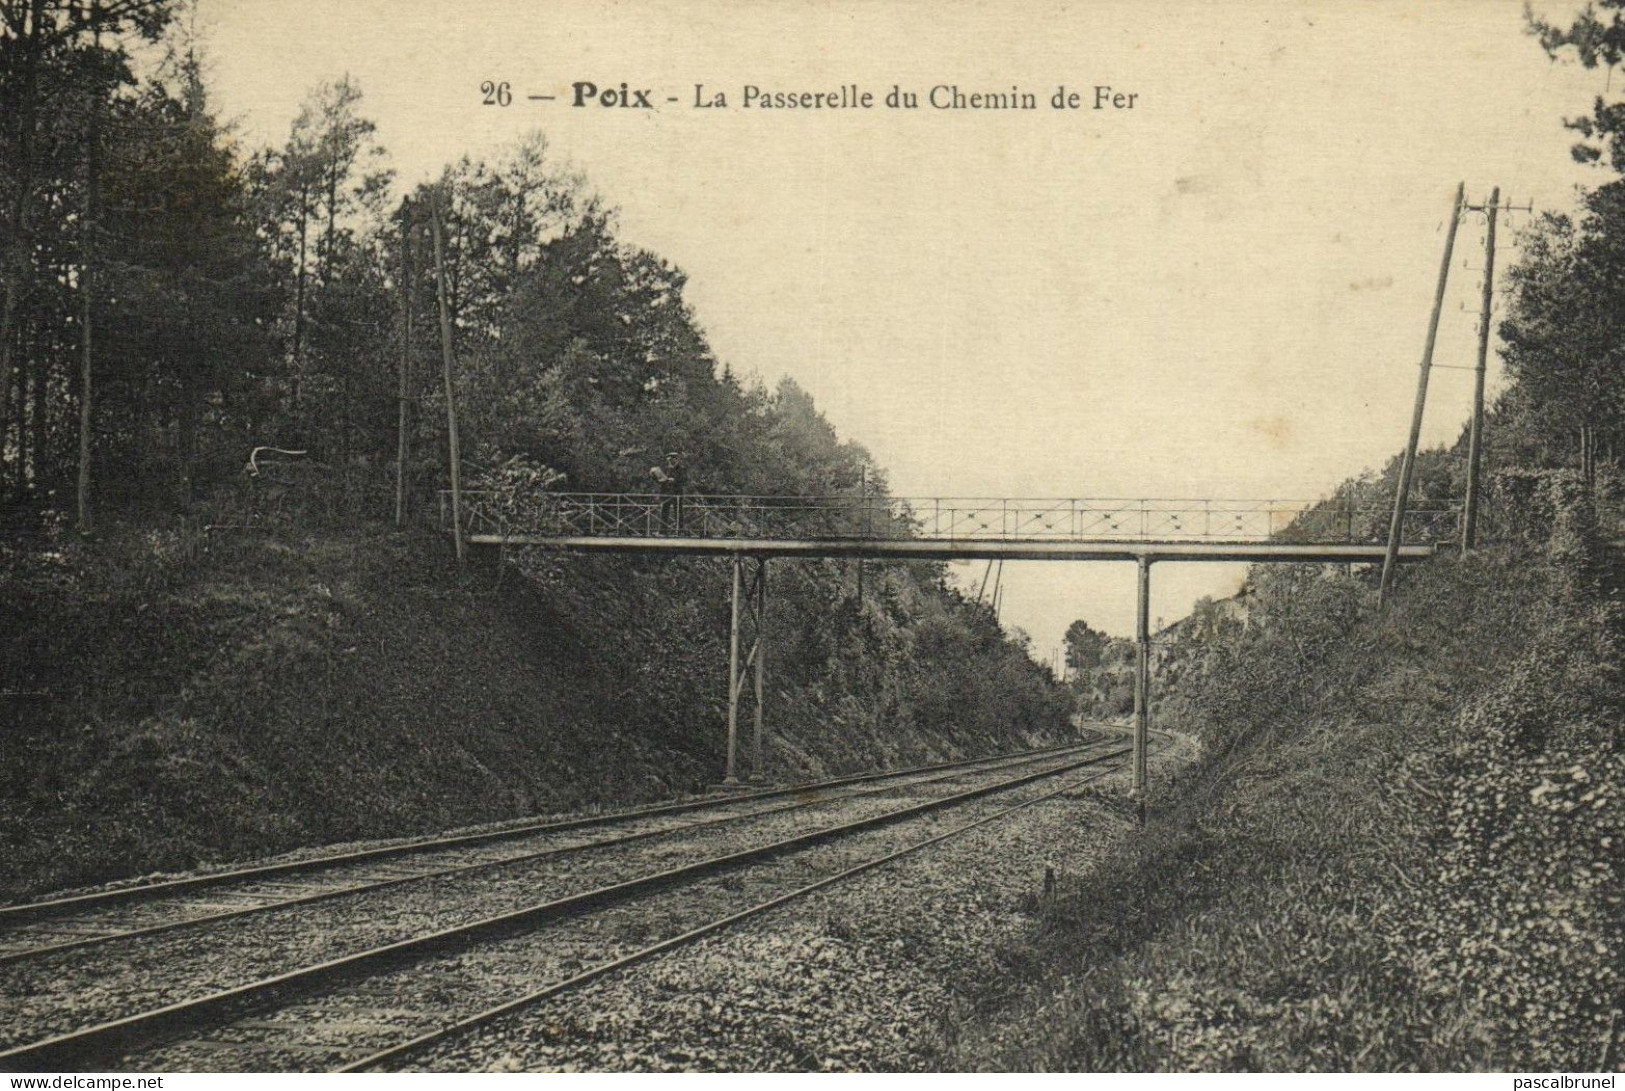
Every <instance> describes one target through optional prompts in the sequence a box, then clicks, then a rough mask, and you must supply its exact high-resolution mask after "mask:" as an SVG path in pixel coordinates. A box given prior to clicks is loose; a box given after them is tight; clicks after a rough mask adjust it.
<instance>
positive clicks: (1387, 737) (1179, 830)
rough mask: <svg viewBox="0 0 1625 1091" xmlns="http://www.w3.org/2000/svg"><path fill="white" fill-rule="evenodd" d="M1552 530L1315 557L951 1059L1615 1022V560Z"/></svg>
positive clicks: (1143, 1056)
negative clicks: (1381, 555)
mask: <svg viewBox="0 0 1625 1091" xmlns="http://www.w3.org/2000/svg"><path fill="white" fill-rule="evenodd" d="M1558 523H1559V527H1558V531H1557V533H1556V534H1554V535H1553V538H1552V541H1551V542H1550V543H1545V544H1542V545H1538V546H1535V545H1525V546H1519V547H1510V546H1509V547H1503V548H1498V549H1492V550H1486V551H1484V552H1481V553H1478V554H1475V555H1472V556H1470V557H1467V558H1459V557H1455V556H1446V557H1441V558H1440V559H1438V560H1436V561H1434V562H1431V563H1429V564H1428V565H1426V566H1424V567H1422V568H1420V569H1417V570H1413V571H1411V572H1409V573H1407V578H1406V579H1404V581H1403V582H1402V585H1401V587H1400V590H1399V594H1398V597H1397V602H1396V604H1395V607H1394V609H1393V610H1392V613H1391V616H1390V619H1389V622H1388V624H1382V623H1380V622H1379V621H1378V620H1377V619H1376V618H1375V616H1374V610H1373V606H1374V603H1373V601H1372V599H1373V595H1372V593H1371V591H1370V588H1369V585H1368V584H1364V583H1360V582H1356V581H1355V580H1351V579H1348V578H1346V577H1343V576H1341V575H1337V574H1326V575H1320V574H1314V575H1308V574H1306V575H1304V576H1302V577H1300V578H1299V579H1298V582H1297V584H1296V586H1295V587H1293V588H1292V589H1291V593H1290V595H1289V596H1287V598H1288V599H1289V602H1290V609H1289V610H1288V611H1287V612H1285V613H1284V614H1281V615H1279V616H1277V617H1275V618H1273V619H1271V620H1269V621H1268V622H1267V623H1266V624H1264V625H1260V626H1255V627H1254V629H1253V631H1252V632H1250V633H1249V634H1248V635H1247V636H1246V637H1245V638H1244V639H1242V640H1241V641H1240V642H1239V643H1237V644H1235V645H1233V646H1231V647H1229V648H1227V649H1224V650H1222V651H1221V652H1219V653H1215V654H1214V655H1213V656H1212V657H1211V660H1210V661H1209V662H1208V663H1206V664H1204V669H1203V670H1202V671H1200V672H1198V674H1197V676H1196V677H1194V678H1192V679H1191V680H1190V681H1188V683H1187V685H1186V687H1185V691H1184V692H1183V693H1182V694H1181V695H1180V700H1179V701H1178V702H1177V704H1178V705H1179V706H1180V708H1181V709H1182V714H1179V715H1171V716H1170V719H1172V720H1173V722H1174V725H1175V726H1181V727H1186V728H1190V729H1194V730H1197V731H1199V732H1200V733H1201V735H1202V737H1203V741H1204V744H1205V754H1204V757H1203V759H1202V760H1201V761H1200V762H1199V763H1198V764H1197V765H1195V766H1194V767H1192V768H1191V769H1190V770H1189V771H1188V772H1187V773H1186V774H1185V775H1184V776H1182V777H1180V778H1179V779H1177V780H1175V781H1173V782H1171V783H1166V784H1163V785H1161V786H1160V787H1159V788H1158V790H1157V792H1156V796H1155V799H1154V806H1153V814H1152V818H1151V822H1150V824H1149V828H1148V829H1147V830H1146V831H1145V833H1144V835H1143V836H1142V837H1140V838H1139V839H1138V841H1137V842H1134V843H1132V844H1131V845H1130V846H1129V847H1128V848H1127V849H1126V850H1125V851H1124V852H1122V853H1120V854H1119V855H1118V857H1117V858H1116V859H1114V860H1112V861H1111V862H1110V863H1109V864H1108V865H1107V866H1105V867H1104V868H1101V869H1099V870H1098V871H1095V872H1093V873H1091V874H1090V875H1089V876H1087V877H1086V878H1081V879H1074V880H1072V881H1071V882H1070V883H1069V884H1068V886H1069V889H1066V890H1064V891H1063V892H1062V896H1061V897H1060V898H1059V899H1058V901H1057V903H1056V905H1055V907H1054V909H1053V910H1052V911H1051V912H1049V913H1048V914H1047V916H1046V919H1045V922H1044V925H1043V927H1042V928H1041V929H1040V930H1039V932H1038V933H1037V934H1035V935H1034V936H1032V937H1030V938H1029V939H1027V940H1024V941H1022V942H1021V943H1018V944H1015V945H1013V946H1011V947H1010V948H1008V949H1006V950H1005V951H1004V952H1002V954H1003V966H1004V969H1005V970H1006V972H1005V973H1004V974H1002V975H998V976H997V977H996V978H995V979H994V982H993V983H992V984H990V986H989V988H988V989H987V990H986V991H985V993H984V994H983V995H982V996H981V997H980V998H979V1001H980V1010H979V1011H978V1012H977V1013H976V1016H975V1017H974V1018H973V1019H971V1020H969V1021H968V1022H967V1023H966V1025H963V1026H960V1027H958V1028H951V1029H950V1032H949V1033H950V1039H951V1041H950V1044H945V1046H944V1056H943V1059H942V1062H941V1063H942V1064H943V1065H944V1066H946V1067H950V1068H969V1069H980V1068H1013V1069H1050V1070H1068V1069H1071V1070H1076V1069H1107V1070H1110V1069H1125V1070H1193V1069H1194V1070H1214V1069H1217V1070H1233V1069H1321V1070H1379V1071H1381V1070H1409V1069H1422V1070H1461V1069H1541V1068H1548V1069H1559V1070H1562V1069H1567V1070H1571V1071H1572V1070H1587V1069H1594V1068H1604V1067H1609V1066H1613V1065H1617V1064H1618V1063H1619V1062H1620V1060H1621V1058H1622V1047H1621V1044H1620V1041H1619V1040H1620V1039H1621V1038H1625V1026H1622V1025H1621V1024H1622V1023H1625V1020H1622V1019H1621V1016H1620V1008H1621V1007H1622V1005H1625V992H1622V987H1621V969H1622V965H1625V942H1622V939H1625V937H1622V931H1625V901H1622V897H1621V895H1622V892H1625V741H1622V732H1621V728H1620V721H1621V717H1620V708H1621V706H1622V700H1621V690H1620V688H1619V679H1618V656H1617V650H1616V649H1617V645H1616V639H1617V638H1616V627H1617V619H1616V618H1615V616H1614V610H1613V605H1612V604H1613V601H1614V598H1615V596H1616V594H1617V592H1616V591H1615V590H1614V586H1615V585H1616V584H1617V582H1618V580H1619V576H1620V574H1619V573H1618V572H1617V571H1614V570H1612V569H1611V567H1610V565H1609V564H1608V563H1606V555H1605V554H1604V553H1603V552H1602V551H1601V550H1600V547H1599V546H1598V543H1597V542H1596V540H1595V535H1594V534H1593V533H1592V531H1591V530H1590V529H1589V528H1587V527H1586V526H1585V525H1584V523H1585V520H1584V519H1583V518H1579V517H1577V516H1576V515H1575V513H1573V512H1570V513H1567V515H1566V516H1565V517H1564V518H1562V519H1560V520H1558Z"/></svg>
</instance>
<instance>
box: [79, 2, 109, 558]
mask: <svg viewBox="0 0 1625 1091" xmlns="http://www.w3.org/2000/svg"><path fill="white" fill-rule="evenodd" d="M91 11H92V15H93V17H94V14H95V4H94V3H93V4H92V5H91ZM96 47H97V48H98V49H100V47H101V34H100V32H98V33H97V35H96ZM99 90H100V89H99V88H98V89H95V90H93V91H92V92H91V93H90V94H89V95H87V96H86V102H87V103H88V109H89V113H90V117H89V119H88V124H87V125H86V126H85V140H86V142H87V147H86V149H85V220H84V223H83V224H82V225H81V227H80V230H81V231H82V232H83V235H82V237H81V243H80V260H79V302H80V307H79V336H80V339H81V343H82V347H83V349H84V355H83V357H82V359H81V361H80V367H79V480H78V483H77V487H76V488H75V490H74V497H75V500H76V503H77V508H78V511H77V514H78V516H79V532H80V533H81V534H84V533H87V532H89V530H90V525H91V520H90V421H91V406H92V401H91V393H92V387H91V361H92V359H93V358H94V357H93V353H92V351H91V302H92V299H93V297H94V295H95V283H96V282H95V261H96V254H95V252H96V187H97V184H98V182H99V181H100V175H99V168H100V166H101V163H100V156H101V126H102V104H101V100H100V94H99Z"/></svg>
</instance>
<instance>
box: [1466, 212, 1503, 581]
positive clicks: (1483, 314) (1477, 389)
mask: <svg viewBox="0 0 1625 1091" xmlns="http://www.w3.org/2000/svg"><path fill="white" fill-rule="evenodd" d="M1500 203H1501V187H1500V186H1496V187H1495V188H1494V189H1493V190H1491V191H1490V201H1489V204H1487V205H1470V206H1468V207H1469V208H1471V209H1472V210H1473V211H1475V212H1478V211H1482V212H1483V213H1484V215H1485V217H1486V218H1487V219H1488V221H1489V226H1488V229H1487V230H1486V232H1485V234H1484V299H1483V302H1482V305H1481V307H1480V309H1479V320H1478V366H1477V368H1475V369H1474V375H1473V423H1472V425H1471V426H1470V427H1469V430H1468V433H1467V501H1466V503H1465V504H1464V505H1463V507H1462V512H1461V548H1462V551H1463V552H1466V551H1467V550H1470V549H1472V548H1474V547H1475V546H1477V544H1478V500H1479V496H1478V489H1479V482H1478V474H1479V463H1480V462H1481V461H1482V459H1483V455H1484V452H1483V443H1484V372H1485V369H1486V366H1487V362H1488V360H1489V354H1490V305H1491V303H1492V302H1493V299H1492V293H1493V292H1494V290H1495V289H1494V285H1495V214H1496V213H1497V212H1498V211H1500V208H1499V206H1500Z"/></svg>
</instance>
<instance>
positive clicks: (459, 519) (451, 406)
mask: <svg viewBox="0 0 1625 1091" xmlns="http://www.w3.org/2000/svg"><path fill="white" fill-rule="evenodd" d="M429 211H430V216H429V222H430V224H431V226H432V227H433V229H434V279H435V288H436V294H437V295H438V296H439V298H440V367H441V374H442V376H443V377H444V379H445V383H446V429H447V432H448V436H447V439H448V441H449V445H450V448H451V532H452V541H453V542H454V543H456V547H457V563H458V564H459V565H460V564H462V563H463V552H464V549H463V476H462V466H461V463H462V451H461V450H460V448H459V445H458V442H457V399H456V398H455V397H454V396H453V394H452V386H451V368H452V352H451V304H450V303H449V302H447V299H446V254H445V244H444V243H443V242H442V241H441V238H440V201H439V199H438V198H433V199H431V205H430V209H429Z"/></svg>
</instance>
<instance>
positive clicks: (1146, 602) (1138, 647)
mask: <svg viewBox="0 0 1625 1091" xmlns="http://www.w3.org/2000/svg"><path fill="white" fill-rule="evenodd" d="M1137 563H1138V567H1139V576H1140V578H1139V587H1138V594H1137V595H1136V606H1135V610H1134V774H1133V776H1134V780H1133V790H1134V795H1135V798H1136V799H1140V800H1142V801H1143V799H1144V796H1145V779H1146V778H1145V748H1146V734H1147V726H1148V721H1149V720H1150V716H1151V558H1150V557H1146V556H1143V555H1142V556H1141V557H1140V558H1139V559H1138V562H1137Z"/></svg>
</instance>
